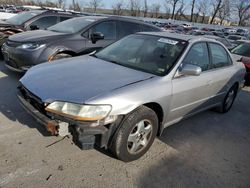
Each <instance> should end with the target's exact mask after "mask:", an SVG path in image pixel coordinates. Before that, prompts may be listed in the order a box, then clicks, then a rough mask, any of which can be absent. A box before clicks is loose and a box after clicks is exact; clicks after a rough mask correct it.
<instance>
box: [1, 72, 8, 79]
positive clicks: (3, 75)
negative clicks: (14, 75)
mask: <svg viewBox="0 0 250 188" xmlns="http://www.w3.org/2000/svg"><path fill="white" fill-rule="evenodd" d="M7 76H8V75H7V74H4V73H3V72H1V71H0V78H3V77H7Z"/></svg>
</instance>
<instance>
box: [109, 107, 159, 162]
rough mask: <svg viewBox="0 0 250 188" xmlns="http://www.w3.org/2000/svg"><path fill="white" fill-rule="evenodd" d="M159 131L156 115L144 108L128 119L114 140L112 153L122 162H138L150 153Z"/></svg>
mask: <svg viewBox="0 0 250 188" xmlns="http://www.w3.org/2000/svg"><path fill="white" fill-rule="evenodd" d="M157 130H158V118H157V115H156V113H155V112H154V111H153V110H151V109H150V108H147V107H145V106H142V107H140V108H138V109H137V110H135V111H134V112H132V113H130V114H129V115H128V116H127V117H126V119H125V121H124V122H123V123H122V125H121V127H120V128H119V130H118V131H117V133H116V134H115V137H114V138H113V142H112V146H111V151H112V152H113V153H114V154H115V156H116V157H117V158H118V159H120V160H122V161H125V162H129V161H133V160H136V159H138V158H140V157H141V156H143V155H144V154H145V153H146V152H147V151H148V149H149V148H150V146H151V145H152V143H153V141H154V139H155V137H156V133H157Z"/></svg>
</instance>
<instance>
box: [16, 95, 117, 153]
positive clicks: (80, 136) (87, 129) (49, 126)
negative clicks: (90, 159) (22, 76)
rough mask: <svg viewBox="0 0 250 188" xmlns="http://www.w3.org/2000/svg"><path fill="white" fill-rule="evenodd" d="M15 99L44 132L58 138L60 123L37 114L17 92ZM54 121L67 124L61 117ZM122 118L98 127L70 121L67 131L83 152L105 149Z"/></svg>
mask: <svg viewBox="0 0 250 188" xmlns="http://www.w3.org/2000/svg"><path fill="white" fill-rule="evenodd" d="M17 97H18V99H19V101H20V103H21V105H22V106H23V108H24V109H25V110H26V111H27V112H28V113H29V114H30V115H31V116H32V117H33V118H35V119H36V121H37V122H38V123H40V124H41V125H42V126H43V127H45V128H46V130H47V131H48V132H49V133H50V134H51V135H54V136H58V132H59V131H58V130H59V126H60V123H58V121H56V120H52V119H50V118H49V117H47V116H46V115H44V114H42V113H41V112H39V111H38V110H37V109H36V108H35V107H33V106H32V105H31V104H30V103H29V102H28V101H27V100H26V99H25V98H24V97H23V95H22V94H21V92H18V94H17ZM54 118H55V119H60V121H64V120H65V121H64V122H67V119H63V117H57V116H55V117H54ZM121 120H122V117H119V118H118V119H117V121H116V122H114V123H112V124H109V125H99V126H95V127H93V126H91V125H92V123H91V122H82V123H79V122H75V123H74V122H73V121H71V123H70V126H69V130H70V132H71V134H72V135H73V141H74V143H75V144H76V145H77V146H78V147H80V148H81V149H83V150H86V149H92V148H94V146H95V145H97V146H99V147H101V148H107V147H108V145H109V142H110V140H111V139H110V138H111V137H112V136H113V134H114V132H115V130H116V128H117V127H118V125H119V124H120V122H121Z"/></svg>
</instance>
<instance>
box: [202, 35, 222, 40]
mask: <svg viewBox="0 0 250 188" xmlns="http://www.w3.org/2000/svg"><path fill="white" fill-rule="evenodd" d="M202 36H203V37H205V38H210V39H220V38H221V37H218V36H215V35H202Z"/></svg>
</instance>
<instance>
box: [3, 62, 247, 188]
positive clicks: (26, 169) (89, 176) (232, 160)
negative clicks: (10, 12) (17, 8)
mask: <svg viewBox="0 0 250 188" xmlns="http://www.w3.org/2000/svg"><path fill="white" fill-rule="evenodd" d="M20 77H21V75H17V74H14V73H12V72H10V71H8V70H7V69H6V68H5V67H4V66H3V63H2V62H0V88H1V90H0V187H1V188H2V187H9V188H13V187H25V188H27V187H53V188H55V187H105V188H107V187H143V188H144V187H150V188H152V187H202V188H204V187H209V188H212V187H216V188H218V187H227V188H230V187H242V188H243V187H245V188H249V187H250V88H244V89H243V91H241V92H240V93H239V95H238V98H237V100H236V102H235V104H234V106H233V108H232V110H231V111H230V112H229V113H228V114H225V115H221V114H217V113H215V112H212V111H206V112H203V113H201V114H199V115H196V116H194V117H192V118H189V119H187V120H184V121H182V122H181V123H178V124H176V125H173V126H171V127H169V128H167V129H165V131H164V133H163V135H162V137H160V138H158V139H156V141H155V142H154V144H153V146H152V147H151V149H150V150H149V152H148V153H147V154H146V155H145V156H144V157H142V158H141V159H140V160H137V161H134V162H131V163H123V162H121V161H118V160H116V159H114V158H113V157H112V156H110V155H109V154H108V153H106V152H105V151H102V150H100V151H98V150H88V151H81V150H80V149H79V148H78V147H76V146H75V145H73V143H72V141H71V138H65V139H64V140H62V141H60V142H58V143H56V144H54V145H51V146H49V145H50V144H52V143H54V142H56V141H58V140H60V138H59V137H50V136H48V135H47V134H46V132H45V131H44V130H43V129H40V128H39V125H38V124H37V123H36V122H35V121H34V120H33V119H32V118H31V117H30V116H29V115H28V114H27V113H26V112H25V111H24V110H23V109H22V108H21V107H20V105H19V104H18V102H17V99H16V96H15V93H16V86H17V84H18V79H19V78H20Z"/></svg>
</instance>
